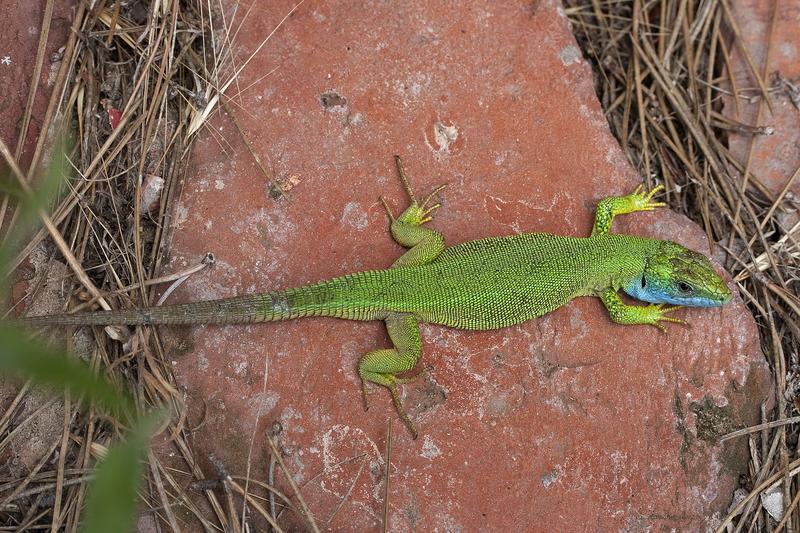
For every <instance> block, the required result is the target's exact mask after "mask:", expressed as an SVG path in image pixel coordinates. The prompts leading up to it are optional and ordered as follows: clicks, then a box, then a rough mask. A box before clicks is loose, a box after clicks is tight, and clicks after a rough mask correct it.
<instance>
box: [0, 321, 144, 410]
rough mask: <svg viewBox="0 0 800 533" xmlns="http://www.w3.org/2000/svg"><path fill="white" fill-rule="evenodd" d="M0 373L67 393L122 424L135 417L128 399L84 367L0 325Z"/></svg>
mask: <svg viewBox="0 0 800 533" xmlns="http://www.w3.org/2000/svg"><path fill="white" fill-rule="evenodd" d="M0 373H2V374H10V375H12V376H16V377H18V378H20V379H24V380H27V379H29V380H31V381H33V382H34V383H37V384H39V385H44V386H46V387H48V388H50V389H53V390H57V391H63V390H69V391H70V392H71V393H72V394H73V395H74V396H75V397H80V396H82V397H84V398H85V399H86V400H88V401H92V402H95V403H96V404H97V405H98V406H99V407H101V408H102V409H103V410H104V411H105V412H107V413H108V414H110V415H113V416H116V417H117V418H119V419H120V420H123V421H124V420H127V419H129V418H130V417H132V416H133V415H134V414H135V413H136V409H135V404H134V402H133V399H132V398H131V397H130V396H128V395H127V394H125V393H123V392H122V391H120V390H119V389H118V388H117V387H115V386H114V385H112V384H111V383H110V382H108V381H107V380H105V379H103V378H101V377H99V376H97V375H95V374H94V373H93V372H92V370H91V369H90V368H89V367H88V366H87V365H86V364H84V363H82V362H81V361H80V360H78V359H76V358H74V357H70V356H68V355H66V354H64V353H60V352H59V351H57V350H54V349H53V348H49V347H47V346H44V345H43V344H41V343H39V342H36V341H34V340H32V339H28V338H27V335H26V334H25V333H24V332H22V331H21V330H19V329H17V328H14V327H13V326H8V325H5V324H0Z"/></svg>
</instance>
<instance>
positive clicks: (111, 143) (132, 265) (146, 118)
mask: <svg viewBox="0 0 800 533" xmlns="http://www.w3.org/2000/svg"><path fill="white" fill-rule="evenodd" d="M52 3H53V2H52V0H51V1H48V2H47V5H46V8H45V11H44V25H43V27H44V28H49V27H50V24H51V23H52ZM87 4H88V2H78V8H77V14H76V16H75V19H74V24H73V27H72V32H71V34H70V37H69V41H68V43H67V45H66V47H65V48H64V50H63V54H62V57H61V60H60V61H61V63H60V69H59V72H58V76H57V79H56V82H55V85H54V87H53V91H52V97H51V99H50V101H49V106H48V109H47V112H46V115H45V117H44V120H43V123H44V125H43V128H42V131H43V132H45V133H44V134H43V135H41V137H40V138H39V140H38V144H37V146H36V150H35V155H34V156H33V161H32V163H31V165H30V166H29V167H28V168H27V169H21V168H19V166H18V165H17V161H18V159H19V155H20V153H21V148H22V144H21V143H20V144H19V145H18V146H17V147H16V151H14V152H12V150H11V149H10V148H9V147H7V146H6V145H5V144H3V143H2V141H0V155H2V156H3V158H4V160H5V162H6V163H7V164H8V166H9V167H10V168H12V170H13V175H14V176H15V177H16V180H17V181H18V183H20V184H22V186H23V187H27V184H28V183H29V182H30V181H31V180H32V179H33V178H34V177H35V176H38V175H39V174H40V173H41V171H42V168H44V167H46V166H47V159H48V154H47V152H48V149H51V148H52V146H53V144H54V142H55V141H54V140H55V139H57V138H59V137H60V136H61V135H62V134H64V133H66V134H67V135H68V136H69V137H72V138H73V139H74V144H73V148H72V150H71V153H70V154H69V160H70V164H71V166H72V171H73V173H72V177H70V178H69V179H68V180H66V182H65V184H64V187H63V190H62V194H61V195H60V196H59V198H58V200H57V201H56V203H55V205H53V206H52V209H50V211H49V213H50V214H49V215H46V214H44V213H42V214H41V218H42V220H43V221H44V228H43V229H42V230H40V231H39V232H38V233H36V234H35V235H33V236H32V237H31V238H30V240H29V241H27V242H26V243H25V245H24V246H22V249H21V251H20V253H19V254H18V255H17V257H16V258H15V259H14V260H13V263H12V267H14V268H16V267H19V266H20V265H22V270H25V269H26V268H27V269H28V270H30V269H31V268H34V269H35V270H36V271H37V274H40V273H41V272H52V271H53V269H54V267H55V266H58V265H59V264H60V257H64V258H66V266H64V265H63V264H60V266H61V267H62V268H61V272H62V277H61V278H58V279H55V280H53V279H52V276H51V277H50V278H49V279H46V278H47V276H45V275H42V276H38V278H37V281H34V283H33V290H32V291H31V293H30V294H29V295H28V296H27V297H26V300H27V301H26V302H25V305H30V304H32V303H33V302H34V301H36V300H37V296H39V295H40V293H42V292H47V288H48V285H53V282H54V283H55V285H56V287H60V290H61V294H62V297H61V298H60V299H58V301H57V302H55V303H56V305H57V306H59V307H61V308H63V307H64V305H66V306H67V307H69V308H70V309H77V308H84V307H90V306H92V307H96V306H99V307H103V308H106V309H107V308H109V307H110V305H109V302H111V301H113V302H114V303H115V307H117V306H121V307H124V306H127V305H132V304H133V305H145V304H150V303H154V302H153V298H154V286H155V285H157V284H164V283H169V282H172V283H173V285H172V286H170V287H169V288H167V291H166V292H167V293H169V292H171V290H172V288H174V286H175V284H178V283H180V282H182V281H183V280H185V279H186V277H187V276H189V275H191V274H192V273H193V272H196V271H197V270H199V269H201V268H203V265H204V264H205V263H206V262H207V261H200V260H199V261H198V262H199V264H198V266H197V267H195V268H191V269H189V270H187V271H186V272H182V273H180V274H178V275H175V276H170V277H166V278H161V279H158V278H156V277H155V274H156V273H157V272H159V271H160V265H161V263H162V261H163V259H164V253H163V252H164V239H165V233H164V229H165V228H167V227H169V220H168V217H169V213H170V206H171V204H172V202H173V198H175V196H176V191H177V182H178V179H179V177H180V175H181V173H182V172H183V171H184V166H183V164H184V163H183V162H184V161H185V160H186V156H187V154H188V152H189V150H190V148H191V144H192V141H193V139H194V136H195V134H196V133H197V132H198V131H200V130H202V129H204V128H206V121H207V120H208V119H209V117H211V116H213V114H214V113H216V112H217V110H218V109H219V107H220V106H225V105H228V101H227V100H226V99H225V98H223V97H221V94H222V93H223V92H224V91H225V89H227V88H228V87H230V86H231V85H232V84H234V83H235V81H236V78H237V75H238V74H239V72H240V71H241V69H242V68H244V67H245V66H246V63H245V64H243V65H237V69H238V70H234V69H233V68H232V67H231V66H230V65H231V64H232V63H233V62H232V61H231V60H230V57H229V54H228V50H229V46H228V45H229V41H230V40H231V38H232V34H233V33H235V31H236V28H237V27H238V25H240V24H241V22H242V20H243V19H244V18H245V17H246V16H247V13H239V12H238V11H233V12H227V13H223V12H222V11H221V9H220V8H219V6H218V5H217V4H212V3H211V2H202V1H199V0H197V1H186V2H179V1H178V0H157V1H145V0H139V1H132V2H126V3H122V2H111V1H108V0H100V1H99V2H95V3H94V4H95V6H94V8H93V9H91V10H89V9H88V8H87ZM226 15H227V17H228V18H227V19H226ZM287 16H288V14H287ZM284 20H285V19H284ZM268 39H269V36H268V37H267V38H266V39H265V40H264V43H266V42H267V40H268ZM46 41H47V34H46V32H43V33H42V37H41V42H40V46H39V54H38V55H37V60H36V72H39V71H40V70H41V69H42V66H43V62H44V60H45V58H44V53H43V51H44V49H45V44H46ZM262 46H263V45H262ZM33 79H38V75H34V77H33ZM35 90H36V84H32V91H35ZM32 102H33V94H32V95H31V98H30V99H29V105H28V107H27V108H26V110H25V113H24V116H23V121H22V122H21V124H22V133H21V134H20V138H22V139H24V138H26V136H27V135H26V130H27V127H28V125H29V123H30V119H31V113H32ZM15 207H16V206H14V205H13V203H9V202H8V200H7V199H3V200H2V203H0V221H5V224H4V227H0V231H3V230H6V229H7V228H9V227H12V226H13V225H14V224H15V223H16V222H17V212H16V209H15ZM52 243H54V244H52ZM56 251H57V252H58V253H56ZM33 257H38V260H33V259H32V258H33ZM31 264H33V267H31V266H30V265H31ZM56 270H58V269H57V268H56ZM40 271H41V272H40ZM65 274H66V275H65ZM74 280H77V281H78V283H77V284H75V281H74ZM56 292H58V291H56ZM65 302H66V304H65ZM55 310H56V309H52V308H51V309H49V311H51V312H52V311H55ZM92 335H93V337H92V338H91V339H90V340H89V342H87V343H84V344H83V350H82V351H83V356H84V357H85V358H86V359H87V360H88V362H89V363H90V364H91V365H92V366H93V367H95V368H99V369H103V372H105V373H107V374H108V375H109V377H110V378H111V379H112V380H114V381H117V382H119V383H125V384H127V386H128V387H129V388H130V389H131V390H132V391H133V392H134V394H135V396H136V399H137V401H138V402H139V404H140V405H141V407H142V408H143V409H147V408H148V407H149V406H167V407H168V408H169V409H170V410H171V411H172V412H173V413H174V417H173V421H172V423H171V424H170V425H169V427H168V428H166V429H165V431H164V432H163V434H162V435H163V439H162V442H161V444H160V445H159V446H160V451H159V453H154V452H151V453H150V454H149V457H148V459H149V461H148V465H147V473H146V481H145V483H144V484H143V486H142V489H141V497H142V500H143V501H144V506H143V509H142V517H143V518H142V520H144V522H142V525H143V526H144V527H147V525H148V524H151V525H152V526H154V527H158V528H165V529H169V530H184V529H191V530H197V529H198V528H200V527H202V528H203V529H204V530H206V531H223V530H224V531H244V530H245V529H248V528H250V529H251V526H252V523H253V521H254V520H255V521H256V522H267V523H270V524H272V526H273V527H274V529H275V530H276V531H280V528H279V527H278V526H277V524H276V523H275V515H276V514H277V513H279V512H281V511H284V510H287V511H290V512H295V513H297V515H298V517H299V518H298V520H299V521H300V523H305V524H307V526H308V528H309V529H310V530H318V529H317V527H316V525H315V524H314V521H313V517H312V516H311V515H310V513H309V512H308V509H307V508H306V507H305V505H304V503H303V502H302V498H300V497H299V494H298V493H297V488H296V487H294V486H292V489H293V491H292V492H293V495H292V496H286V495H284V494H282V493H280V492H278V491H276V490H275V489H274V488H273V487H272V486H270V485H269V484H267V483H265V482H259V481H257V480H253V479H249V478H248V479H245V480H244V481H243V483H240V482H239V481H240V480H237V479H235V478H233V477H231V476H230V475H228V473H227V471H226V469H225V465H223V464H221V463H220V462H219V461H218V460H215V459H214V458H202V459H201V458H198V457H197V456H196V455H195V453H194V450H193V449H192V446H191V440H190V438H189V437H190V429H189V428H187V427H186V420H185V408H184V405H183V403H182V395H181V393H180V391H179V389H178V387H177V386H176V384H175V381H174V377H173V375H172V371H171V368H170V366H169V365H168V364H165V363H164V361H165V360H166V359H165V357H164V354H163V353H162V352H161V343H160V342H159V339H158V336H157V332H155V331H151V330H144V329H143V328H139V329H137V330H136V331H135V332H133V333H131V332H129V331H127V330H126V329H122V328H105V329H101V328H97V329H95V330H94V331H93V332H92ZM110 338H113V339H116V340H122V341H123V342H122V343H120V342H110ZM76 339H78V338H77V337H73V338H72V339H71V340H70V342H71V343H72V342H76ZM77 342H79V343H80V341H79V340H78V341H77ZM33 401H34V399H33V397H32V396H31V389H30V387H29V386H27V385H26V386H23V387H22V388H21V389H20V390H18V391H15V392H14V393H13V394H12V395H11V396H10V401H9V402H8V403H9V406H8V408H7V409H6V411H5V412H4V413H3V414H1V415H0V433H2V434H4V435H5V434H6V433H7V432H9V431H10V432H11V435H12V436H13V435H14V434H15V433H18V432H19V431H20V429H21V428H25V427H28V426H31V425H32V423H33V424H39V423H41V420H39V419H37V418H36V417H37V416H39V415H40V414H41V413H42V412H43V411H45V410H47V409H52V407H53V404H54V403H57V404H62V405H61V406H60V410H58V412H59V413H62V415H61V416H60V418H61V422H58V424H57V425H56V427H53V428H52V429H51V431H49V432H48V431H46V430H45V431H44V432H40V433H39V435H38V438H41V439H43V440H44V441H45V448H44V449H43V450H42V455H41V457H40V458H38V457H37V458H36V460H35V461H34V463H35V464H32V465H28V468H21V469H20V468H16V469H15V468H9V467H8V463H6V465H5V467H4V468H0V523H2V524H4V525H7V526H9V527H11V529H15V530H16V529H19V530H22V529H25V530H28V529H30V530H51V531H57V530H65V531H76V530H77V528H78V525H79V519H80V510H81V508H82V504H83V502H84V499H85V493H86V484H87V482H88V481H89V480H90V479H91V474H92V466H93V465H94V463H95V461H96V459H97V457H99V456H102V455H103V453H104V452H105V450H106V449H107V447H108V445H109V444H110V442H111V441H112V440H114V439H116V438H118V437H119V428H118V427H117V424H116V423H115V422H114V421H112V420H109V419H108V417H105V416H100V415H99V414H98V413H97V412H95V411H94V410H92V409H89V410H88V412H86V410H84V409H78V405H77V403H76V401H75V399H74V398H69V396H67V397H66V398H64V399H62V400H58V401H56V402H53V401H49V402H48V403H44V404H43V405H42V407H41V408H39V409H37V410H36V412H34V413H27V411H26V414H25V415H24V416H23V414H22V412H21V410H20V406H24V405H27V404H30V403H31V402H33ZM267 438H268V439H269V442H270V443H271V444H272V449H273V450H275V445H274V442H273V439H274V436H268V437H267ZM10 440H11V439H10V437H9V438H6V439H5V440H4V441H3V443H2V444H0V448H7V447H8V445H9V441H10ZM161 452H166V453H161ZM169 452H172V455H174V456H175V457H177V458H178V459H177V460H174V461H172V462H170V464H165V463H164V462H162V458H163V457H168V456H169V455H170V453H169ZM7 453H8V452H7ZM278 459H279V466H280V469H281V471H282V472H283V474H284V475H285V479H289V481H290V482H291V476H289V475H288V473H287V472H286V470H285V465H283V463H282V462H280V456H278ZM200 463H202V464H209V463H210V464H211V465H213V467H212V471H210V472H209V471H205V472H204V471H203V469H202V468H201V465H200ZM274 477H278V476H277V475H276V476H274ZM269 481H270V483H273V484H274V482H276V481H275V480H274V479H270V480H269ZM298 502H299V503H298Z"/></svg>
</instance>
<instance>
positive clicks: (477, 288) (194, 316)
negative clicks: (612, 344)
mask: <svg viewBox="0 0 800 533" xmlns="http://www.w3.org/2000/svg"><path fill="white" fill-rule="evenodd" d="M396 163H397V168H398V172H399V174H400V178H401V180H402V182H403V185H404V186H405V189H406V192H407V193H408V196H409V199H410V201H411V205H410V206H409V207H408V208H406V210H405V211H403V213H402V214H401V215H400V216H399V217H397V218H395V217H394V216H392V213H391V211H390V210H389V208H388V206H387V212H388V213H389V217H390V218H391V233H392V236H393V237H394V239H395V240H396V241H397V242H398V243H399V244H401V245H403V246H405V247H406V248H409V250H408V251H407V252H406V253H405V254H403V255H402V256H401V257H400V258H399V259H397V261H395V262H394V264H393V265H392V267H391V268H389V269H386V270H378V271H367V272H358V273H354V274H348V275H345V276H342V277H339V278H334V279H330V280H326V281H321V282H319V283H316V284H313V285H308V286H305V287H298V288H293V289H288V290H285V291H278V292H270V293H265V294H255V295H248V296H239V297H235V298H229V299H224V300H213V301H206V302H194V303H188V304H178V305H169V306H162V307H151V308H142V309H130V310H120V311H107V312H106V311H100V312H94V313H85V314H76V315H52V316H43V317H30V318H26V319H23V320H22V321H21V324H22V325H25V326H29V327H35V326H51V325H74V326H85V325H110V324H120V325H121V324H127V325H149V324H237V323H252V322H271V321H278V320H290V319H295V318H303V317H311V316H329V317H336V318H344V319H348V320H383V321H385V322H386V328H387V330H388V332H389V337H390V338H391V341H392V344H393V347H392V348H384V349H379V350H375V351H372V352H369V353H367V354H366V355H364V357H362V359H361V361H360V362H359V365H358V373H359V375H360V377H361V380H362V383H363V394H364V405H365V408H366V405H367V403H366V400H367V383H368V382H371V383H375V384H378V385H382V386H384V387H386V388H387V389H388V390H389V392H390V393H391V396H392V401H393V402H394V405H395V408H396V409H397V412H398V414H399V416H400V418H401V419H402V420H403V422H404V423H405V425H406V426H407V427H408V429H409V431H410V432H411V434H412V436H413V437H414V438H416V436H417V431H416V429H415V427H414V424H413V423H412V422H411V420H410V419H409V418H408V416H407V415H406V413H405V410H404V409H403V407H402V405H401V403H400V397H399V395H398V392H397V384H398V383H405V382H407V381H409V379H407V378H405V379H404V378H400V377H398V375H399V374H402V373H404V372H407V371H409V370H411V369H413V368H414V367H415V366H416V364H417V362H418V361H419V359H420V356H421V355H422V343H421V339H420V333H419V323H421V322H430V323H434V324H441V325H444V326H449V327H453V328H459V329H472V330H492V329H499V328H504V327H507V326H511V325H513V324H519V323H521V322H525V321H526V320H529V319H531V318H534V317H538V316H541V315H544V314H546V313H549V312H550V311H553V310H554V309H557V308H559V307H561V306H563V305H565V304H566V303H568V302H569V301H570V300H572V299H573V298H576V297H578V296H597V297H599V298H601V299H602V301H603V303H604V304H605V306H606V308H607V309H608V312H609V314H610V316H611V319H612V320H613V321H614V322H617V323H619V324H649V325H652V326H655V327H657V328H658V329H660V330H662V331H665V328H664V326H663V324H662V323H665V322H677V323H682V321H681V320H679V319H676V318H673V317H672V316H669V313H670V312H672V311H674V310H675V309H677V308H678V307H665V306H664V305H663V304H661V303H657V304H650V305H646V306H632V305H627V304H625V303H623V301H622V299H621V298H620V296H619V290H620V289H623V288H626V287H633V289H631V290H634V289H635V290H637V291H645V290H647V291H649V290H655V291H657V292H660V291H666V292H669V293H670V294H672V293H675V294H676V295H677V296H678V297H679V296H680V295H681V294H683V291H682V289H683V288H685V287H684V285H687V284H689V285H690V286H691V288H692V291H693V295H696V296H698V297H699V298H702V299H703V300H702V303H689V305H703V306H712V305H722V303H725V302H726V301H728V300H729V299H730V291H729V290H728V288H727V287H726V286H725V283H724V282H723V281H722V279H720V277H719V276H718V275H717V274H716V273H715V272H714V269H713V267H712V266H711V264H710V263H709V261H708V260H707V259H706V258H705V257H703V256H702V255H700V254H697V253H696V252H692V251H690V250H687V249H685V248H683V247H682V246H680V245H677V244H675V243H672V242H670V241H662V240H656V239H648V238H643V237H637V236H632V235H620V234H612V233H610V232H609V230H610V228H611V223H612V221H613V219H614V216H616V215H619V214H625V213H633V212H636V211H650V210H652V209H655V208H656V207H661V206H663V205H664V204H663V203H660V202H653V201H652V198H653V196H654V194H655V193H656V192H657V191H658V190H659V188H660V187H656V188H655V189H653V190H651V191H650V192H644V191H643V190H642V187H641V186H640V187H639V188H637V189H636V191H634V192H633V193H632V194H630V195H627V196H621V197H610V198H605V199H604V200H602V201H601V202H600V203H599V205H598V208H597V214H596V218H595V223H594V228H593V230H592V234H591V236H590V237H584V238H578V237H562V236H557V235H551V234H547V233H526V234H520V235H512V236H508V237H496V238H489V239H481V240H477V241H470V242H465V243H463V244H458V245H456V246H452V247H450V248H445V246H444V238H443V237H442V234H441V233H439V232H438V231H435V230H432V229H430V228H427V227H425V226H424V225H425V223H427V222H428V221H430V220H431V213H432V212H433V211H435V210H436V209H437V208H438V207H439V204H433V205H429V204H430V201H431V198H433V197H434V196H435V194H436V193H437V192H438V191H439V190H441V189H442V188H443V187H439V188H437V189H435V190H434V191H433V192H432V193H431V194H430V195H428V197H427V198H425V199H424V200H423V201H422V202H418V201H417V200H416V198H415V196H414V194H413V192H412V191H411V187H410V186H409V185H408V181H407V180H406V178H405V175H404V173H403V168H402V165H401V163H400V158H399V157H397V156H396ZM381 200H383V199H381ZM384 205H386V204H385V202H384ZM640 280H641V281H640ZM640 283H641V285H639V284H640ZM676 284H678V285H676ZM677 286H680V288H681V290H680V291H679V290H678V289H676V288H675V287H677ZM625 290H628V289H627V288H626V289H625ZM676 291H677V292H676ZM629 292H630V291H629ZM656 301H660V300H656ZM412 379H413V378H412Z"/></svg>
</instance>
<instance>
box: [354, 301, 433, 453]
mask: <svg viewBox="0 0 800 533" xmlns="http://www.w3.org/2000/svg"><path fill="white" fill-rule="evenodd" d="M386 330H387V331H388V332H389V338H390V339H391V340H392V344H394V348H387V349H383V350H375V351H373V352H369V353H367V354H366V355H364V357H362V358H361V361H359V363H358V375H359V376H361V386H362V389H361V390H362V392H363V394H364V410H366V409H367V407H368V405H367V382H372V383H377V384H378V385H382V386H384V387H386V388H387V389H389V393H390V394H391V395H392V402H393V403H394V408H395V410H397V414H398V415H400V419H401V420H402V421H403V423H404V424H405V425H406V427H407V428H408V431H409V432H410V433H411V436H412V437H413V438H415V439H416V438H417V430H416V428H415V427H414V423H413V422H411V419H410V418H408V415H407V414H406V412H405V410H404V409H403V405H402V404H401V403H400V396H399V395H398V393H397V384H398V383H408V382H409V381H412V380H413V379H415V377H416V376H415V377H412V378H398V377H397V374H401V373H403V372H407V371H409V370H411V369H412V368H414V366H415V365H416V364H417V361H419V358H420V356H421V355H422V339H421V338H420V335H419V325H418V324H417V319H416V318H414V316H413V315H410V314H405V313H393V314H390V315H389V316H388V318H386Z"/></svg>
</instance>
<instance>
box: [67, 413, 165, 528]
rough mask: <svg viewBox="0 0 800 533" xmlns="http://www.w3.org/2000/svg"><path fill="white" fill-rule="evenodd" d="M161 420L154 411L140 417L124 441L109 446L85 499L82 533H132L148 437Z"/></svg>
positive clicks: (161, 416) (162, 415)
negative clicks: (129, 532) (126, 532)
mask: <svg viewBox="0 0 800 533" xmlns="http://www.w3.org/2000/svg"><path fill="white" fill-rule="evenodd" d="M164 416H165V414H164V413H163V412H161V411H156V412H154V413H151V414H149V415H147V416H145V417H143V418H142V420H140V421H139V422H138V423H137V424H136V425H135V426H134V427H133V429H132V430H131V431H129V432H128V434H127V437H128V438H127V440H126V441H125V442H121V443H118V444H116V445H114V446H112V447H111V448H110V449H109V451H108V455H106V457H105V459H103V461H102V462H101V463H100V464H99V465H98V466H97V469H96V470H95V478H94V481H93V482H92V484H91V486H90V487H89V491H88V494H87V496H86V507H85V509H84V512H83V527H82V528H81V531H82V532H83V533H107V532H109V531H114V532H117V531H118V532H125V531H133V526H134V523H135V520H136V507H137V500H138V498H137V495H136V491H137V489H138V488H139V484H140V483H141V477H142V462H143V460H144V458H145V453H146V450H147V446H148V443H149V442H150V437H151V436H152V435H153V432H154V431H155V430H156V428H157V427H158V425H159V424H160V423H161V421H162V420H163V419H164Z"/></svg>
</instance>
